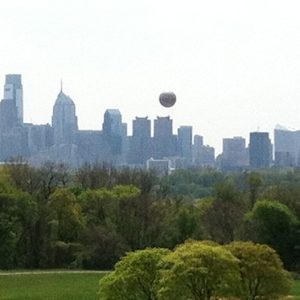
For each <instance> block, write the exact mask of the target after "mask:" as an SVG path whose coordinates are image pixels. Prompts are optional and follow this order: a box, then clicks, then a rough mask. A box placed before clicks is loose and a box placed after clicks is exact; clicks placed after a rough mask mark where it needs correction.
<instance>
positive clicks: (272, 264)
mask: <svg viewBox="0 0 300 300" xmlns="http://www.w3.org/2000/svg"><path fill="white" fill-rule="evenodd" d="M226 248H227V249H228V250H229V251H231V253H232V254H233V255H234V256H235V257H236V258H237V259H238V260H239V270H240V275H241V294H242V299H244V300H255V299H270V300H275V299H278V298H280V297H281V296H285V295H287V294H288V292H289V290H290V286H291V280H290V276H289V274H288V272H286V271H285V270H284V269H283V266H282V262H281V260H280V258H279V256H278V255H277V253H276V252H275V251H274V250H273V249H271V248H270V247H268V246H267V245H260V244H254V243H252V242H233V243H231V244H229V245H227V246H226Z"/></svg>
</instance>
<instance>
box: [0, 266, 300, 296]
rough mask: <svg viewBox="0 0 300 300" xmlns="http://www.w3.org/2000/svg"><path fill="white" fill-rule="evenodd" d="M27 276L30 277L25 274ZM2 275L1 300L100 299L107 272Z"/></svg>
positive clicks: (298, 288) (299, 284)
mask: <svg viewBox="0 0 300 300" xmlns="http://www.w3.org/2000/svg"><path fill="white" fill-rule="evenodd" d="M24 273H26V274H24ZM24 273H23V274H17V275H16V274H11V275H0V299H1V300H66V299H68V300H96V299H97V300H98V299H99V297H98V296H97V290H98V283H99V279H100V278H101V277H102V276H104V274H103V273H79V274H74V273H64V272H61V273H48V272H38V273H33V274H29V273H28V272H24ZM292 294H293V295H294V298H293V299H295V300H296V299H297V300H300V280H298V281H295V283H294V286H293V290H292Z"/></svg>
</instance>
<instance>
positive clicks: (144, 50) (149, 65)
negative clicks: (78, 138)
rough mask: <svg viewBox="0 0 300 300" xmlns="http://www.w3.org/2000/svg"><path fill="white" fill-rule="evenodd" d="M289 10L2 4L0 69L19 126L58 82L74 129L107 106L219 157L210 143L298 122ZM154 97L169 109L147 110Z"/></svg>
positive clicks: (295, 6)
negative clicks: (168, 97)
mask: <svg viewBox="0 0 300 300" xmlns="http://www.w3.org/2000/svg"><path fill="white" fill-rule="evenodd" d="M299 8H300V4H299V3H297V1H290V2H289V3H287V4H285V5H283V4H282V2H281V1H276V0H275V1H264V2H263V4H262V3H261V1H251V2H248V3H241V2H240V1H233V0H229V1H226V2H225V1H213V2H207V1H205V2H204V1H203V2H202V1H193V0H191V1H190V2H189V3H188V4H186V3H183V2H182V1H169V0H166V1H163V2H161V1H151V2H149V1H143V0H141V1H137V0H131V1H127V2H126V3H125V2H121V1H116V0H113V1H109V2H107V1H93V0H88V1H81V0H77V1H72V5H61V2H60V1H57V0H54V1H46V0H42V1H37V0H28V1H17V0H12V1H6V2H5V1H3V2H1V3H0V33H1V49H0V58H1V59H0V70H1V73H2V74H9V73H21V74H22V75H23V84H24V87H25V88H24V105H25V107H24V116H25V121H26V122H32V123H37V124H38V123H39V124H43V123H47V122H50V120H51V113H50V112H51V109H52V105H53V101H54V100H55V97H56V95H57V89H58V87H59V82H60V79H61V78H63V80H64V86H65V87H64V90H65V91H66V93H67V94H68V95H71V96H72V99H73V100H74V101H75V103H76V105H77V112H78V115H79V116H80V119H79V127H80V128H82V129H99V128H101V116H102V115H103V114H104V111H105V109H106V108H107V107H111V108H119V109H120V110H121V111H122V114H123V118H124V120H125V121H126V122H127V123H129V121H130V120H132V119H133V118H134V117H135V116H146V115H148V116H149V118H151V119H154V118H155V117H156V116H158V115H159V116H162V115H170V116H171V117H172V119H173V120H174V127H175V128H177V127H179V124H181V125H192V126H193V128H194V131H195V132H198V133H199V134H201V135H203V136H206V137H207V138H206V142H207V144H210V145H214V147H216V149H217V153H220V152H221V145H222V137H232V136H235V135H237V136H244V137H246V138H247V143H248V142H249V137H248V132H251V131H255V130H257V128H258V127H259V128H260V130H261V131H268V132H272V131H273V128H274V126H275V125H276V124H277V123H279V124H284V125H287V126H292V127H295V128H299V127H300V122H299V121H298V115H299V111H298V109H297V105H296V104H295V103H297V102H298V99H299V98H300V85H299V82H300V57H299V53H300V43H299V40H300V38H299V32H300V20H299V18H298V14H297V12H298V11H299ZM266 16H268V17H267V18H266ZM8 24H9V26H8ZM3 84H4V78H3V77H1V78H0V86H3ZM163 91H173V92H174V93H175V94H176V95H177V103H176V105H175V106H174V107H173V108H171V109H165V108H163V107H161V106H160V105H159V102H158V97H159V94H160V93H161V92H163ZM95 108H96V109H95ZM272 139H273V138H272Z"/></svg>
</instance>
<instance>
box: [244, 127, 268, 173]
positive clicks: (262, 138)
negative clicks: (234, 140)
mask: <svg viewBox="0 0 300 300" xmlns="http://www.w3.org/2000/svg"><path fill="white" fill-rule="evenodd" d="M249 160H250V167H252V168H268V167H269V166H270V165H271V162H272V144H271V141H270V138H269V133H268V132H250V143H249Z"/></svg>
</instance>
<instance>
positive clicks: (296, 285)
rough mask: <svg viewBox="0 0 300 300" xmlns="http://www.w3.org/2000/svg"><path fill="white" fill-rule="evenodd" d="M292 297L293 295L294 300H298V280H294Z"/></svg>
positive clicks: (299, 283) (299, 293)
mask: <svg viewBox="0 0 300 300" xmlns="http://www.w3.org/2000/svg"><path fill="white" fill-rule="evenodd" d="M292 295H294V297H295V298H294V299H295V300H296V299H297V300H300V280H295V281H294V285H293V289H292Z"/></svg>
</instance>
